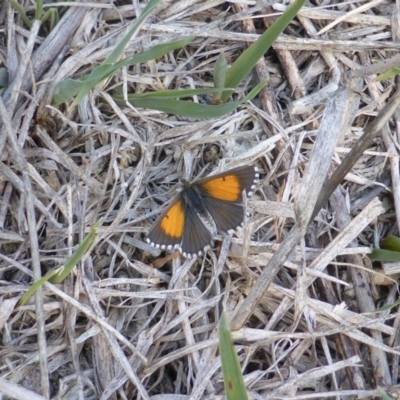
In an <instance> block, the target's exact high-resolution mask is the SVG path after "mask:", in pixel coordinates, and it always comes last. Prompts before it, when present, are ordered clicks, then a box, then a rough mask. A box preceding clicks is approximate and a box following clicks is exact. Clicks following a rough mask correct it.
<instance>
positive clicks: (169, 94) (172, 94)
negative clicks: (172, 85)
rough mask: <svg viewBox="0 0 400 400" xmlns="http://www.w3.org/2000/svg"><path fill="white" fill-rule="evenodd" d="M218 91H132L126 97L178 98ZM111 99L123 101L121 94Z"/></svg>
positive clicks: (130, 98) (206, 89)
mask: <svg viewBox="0 0 400 400" xmlns="http://www.w3.org/2000/svg"><path fill="white" fill-rule="evenodd" d="M218 91H219V89H217V88H205V89H177V90H175V89H173V90H160V91H159V92H147V93H132V94H129V95H128V99H129V100H132V101H134V100H135V99H180V98H185V97H192V96H202V95H207V94H210V93H217V92H218ZM113 99H114V100H115V101H118V102H124V101H125V100H124V96H123V95H122V94H117V95H114V96H113Z"/></svg>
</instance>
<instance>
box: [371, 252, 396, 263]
mask: <svg viewBox="0 0 400 400" xmlns="http://www.w3.org/2000/svg"><path fill="white" fill-rule="evenodd" d="M368 257H369V259H370V260H372V261H391V262H396V261H400V252H398V251H391V250H383V249H374V250H373V251H372V253H371V254H368Z"/></svg>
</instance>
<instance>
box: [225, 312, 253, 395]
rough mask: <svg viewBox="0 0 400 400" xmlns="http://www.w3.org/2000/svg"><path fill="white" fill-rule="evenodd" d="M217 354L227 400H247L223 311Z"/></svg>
mask: <svg viewBox="0 0 400 400" xmlns="http://www.w3.org/2000/svg"><path fill="white" fill-rule="evenodd" d="M219 353H220V356H221V365H222V374H223V376H224V385H225V394H226V398H227V400H247V399H248V397H247V390H246V386H245V384H244V380H243V375H242V370H241V368H240V363H239V358H238V356H237V354H236V350H235V346H234V344H233V340H232V335H231V331H230V329H229V321H228V317H227V315H226V313H225V311H224V312H223V313H222V316H221V320H220V322H219Z"/></svg>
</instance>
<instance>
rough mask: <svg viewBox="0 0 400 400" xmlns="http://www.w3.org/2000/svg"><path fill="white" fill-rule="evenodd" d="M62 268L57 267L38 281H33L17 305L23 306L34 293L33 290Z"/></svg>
mask: <svg viewBox="0 0 400 400" xmlns="http://www.w3.org/2000/svg"><path fill="white" fill-rule="evenodd" d="M61 270H62V267H61V268H57V269H55V270H54V271H50V272H49V273H47V274H46V275H45V276H44V277H43V278H40V279H39V280H38V281H36V282H34V283H33V284H32V286H31V287H30V288H29V289H28V291H27V292H26V293H25V294H24V295H23V296H22V297H21V300H20V301H19V302H18V305H19V306H23V305H25V304H26V302H27V301H28V300H29V299H30V298H31V296H33V295H34V294H35V292H36V291H37V290H38V289H39V288H40V287H42V286H43V285H44V284H45V283H46V282H47V281H48V280H49V279H51V278H52V277H53V276H54V275H56V274H58V273H59V272H60V271H61Z"/></svg>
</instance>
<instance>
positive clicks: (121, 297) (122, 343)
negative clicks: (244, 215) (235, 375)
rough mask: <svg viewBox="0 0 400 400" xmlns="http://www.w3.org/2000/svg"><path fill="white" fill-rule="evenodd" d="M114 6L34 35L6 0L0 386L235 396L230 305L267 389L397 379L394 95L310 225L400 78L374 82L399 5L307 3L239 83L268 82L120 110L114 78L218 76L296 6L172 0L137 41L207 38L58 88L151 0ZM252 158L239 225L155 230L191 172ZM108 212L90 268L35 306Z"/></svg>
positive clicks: (45, 391)
mask: <svg viewBox="0 0 400 400" xmlns="http://www.w3.org/2000/svg"><path fill="white" fill-rule="evenodd" d="M115 4H116V5H115V6H114V5H112V6H111V5H110V4H108V3H107V4H101V3H98V4H96V5H94V4H93V3H90V4H89V3H88V4H87V5H85V4H82V5H81V6H80V7H75V8H74V7H73V5H72V4H70V5H69V6H68V7H69V8H68V11H66V12H65V14H64V15H63V17H62V20H61V22H60V23H59V24H58V25H57V26H56V28H55V29H54V32H55V33H54V37H53V38H52V40H49V39H46V37H47V38H48V37H49V36H48V33H46V32H44V31H39V36H38V37H37V38H35V40H30V39H32V38H33V37H34V32H33V30H34V28H33V29H32V30H31V31H28V30H26V27H25V26H24V25H23V23H22V21H21V19H20V17H19V16H18V15H17V14H16V13H14V12H13V11H12V8H11V7H10V5H9V4H8V2H4V3H3V4H2V6H1V13H0V29H1V31H2V33H3V35H5V36H3V40H2V42H1V51H0V57H1V58H0V62H1V64H2V66H3V67H4V66H7V68H8V73H9V82H10V86H9V89H8V90H6V91H5V92H3V96H2V101H1V102H0V120H1V134H0V150H1V151H0V154H1V164H0V178H1V179H0V193H1V204H0V227H1V235H0V238H1V251H0V253H1V254H0V274H1V297H0V304H1V306H0V327H1V329H2V339H1V342H0V343H1V346H0V360H1V361H0V376H1V378H0V393H3V394H4V395H5V396H6V397H8V398H18V399H27V398H29V399H42V398H49V397H51V398H57V399H108V398H110V399H117V398H121V399H125V398H126V399H133V398H143V399H170V398H171V399H172V398H173V399H174V400H177V399H189V398H190V399H220V398H223V395H224V390H223V381H222V375H221V368H220V361H219V357H218V336H217V323H218V321H219V318H220V315H221V311H222V309H226V310H227V311H228V314H229V315H230V317H231V319H232V327H233V329H234V332H233V336H234V340H235V344H236V345H237V351H238V354H239V357H240V360H241V365H242V369H243V372H244V378H245V383H246V385H247V388H248V391H249V394H250V395H251V396H253V397H252V398H254V399H278V398H279V399H283V398H284V399H289V398H290V399H302V398H308V399H311V398H317V399H320V398H331V397H332V398H336V399H342V398H346V399H348V398H356V397H357V398H373V397H375V396H379V393H378V391H377V388H378V386H380V387H382V388H383V389H384V390H385V391H386V392H387V393H391V394H392V396H393V397H396V396H399V392H400V391H399V389H398V386H397V383H398V378H399V354H400V350H399V340H400V338H399V329H398V327H399V321H400V320H399V314H398V306H395V307H394V308H390V309H385V310H384V311H377V310H378V309H379V308H381V307H382V306H386V305H391V304H393V303H394V302H395V301H396V300H397V298H398V287H397V282H396V280H397V279H398V271H396V270H395V271H393V270H390V271H389V270H385V269H384V270H382V269H379V266H372V265H371V263H370V262H369V260H368V258H367V257H365V254H367V253H368V252H369V249H370V248H371V247H373V246H377V245H378V243H379V240H380V239H381V238H383V237H385V236H386V235H388V234H389V233H393V234H398V224H399V220H400V218H399V217H400V214H399V209H398V206H399V204H400V202H399V190H398V185H399V164H398V150H399V124H398V112H397V111H396V113H394V115H393V113H392V114H390V116H391V117H392V116H393V119H392V120H391V123H390V125H386V124H385V125H383V127H381V129H380V130H379V135H378V136H377V137H376V139H375V140H374V141H373V142H372V144H371V145H370V146H369V147H368V149H367V150H366V151H364V153H363V155H362V157H360V158H358V159H357V160H354V161H357V162H356V164H355V165H354V167H353V168H352V169H351V170H350V171H348V173H347V174H346V176H345V177H344V178H343V179H342V180H341V181H340V182H339V183H340V184H339V186H337V188H336V190H335V191H334V193H333V194H332V195H331V196H330V199H329V202H324V204H323V207H322V209H321V210H320V212H319V213H318V215H317V216H316V217H315V218H314V219H312V220H311V222H310V223H309V220H310V218H311V217H312V213H313V210H314V205H315V203H316V201H317V199H318V198H319V197H320V195H321V193H322V192H323V191H324V190H325V189H324V188H325V187H324V186H323V184H324V183H325V182H326V174H327V173H329V174H331V173H332V172H333V171H335V169H336V168H337V166H338V165H339V164H341V162H342V161H343V159H344V158H345V156H346V155H347V154H349V151H350V149H351V148H353V147H355V146H356V145H357V143H359V140H360V137H361V135H362V134H363V132H364V130H365V128H366V127H367V126H368V124H370V123H371V121H374V119H375V118H377V116H378V117H379V116H380V114H378V113H379V112H380V111H381V109H382V107H383V106H384V105H385V103H386V102H387V101H389V100H393V99H395V100H396V99H397V98H398V97H399V96H398V94H396V93H397V92H395V89H396V79H397V78H396V79H395V78H393V79H389V80H386V81H384V82H381V83H378V82H375V81H374V80H373V78H374V76H375V74H377V73H380V72H383V71H386V70H387V69H388V67H391V66H397V65H398V62H399V55H398V52H399V49H400V42H399V32H400V29H399V22H398V15H399V9H398V7H397V6H396V5H395V4H393V3H391V2H386V1H380V0H379V1H371V2H359V3H355V2H352V1H344V2H342V3H340V4H335V3H333V4H330V3H329V2H325V3H324V4H321V6H319V7H318V6H316V4H314V5H312V4H309V5H308V6H307V7H304V8H303V9H302V10H301V12H300V14H299V15H298V17H297V18H296V20H295V21H293V22H292V24H291V25H290V27H289V28H288V29H287V30H286V34H285V35H282V37H280V38H279V40H278V41H277V42H276V43H275V45H274V47H273V49H271V50H270V51H269V52H268V53H267V54H266V55H265V58H264V59H263V60H260V62H259V64H258V65H257V68H256V71H255V74H254V75H252V76H250V77H249V80H248V81H247V82H243V86H242V87H241V89H240V90H239V92H237V93H236V94H235V96H238V97H240V96H242V95H243V93H245V92H247V91H248V88H249V87H251V86H252V85H253V82H254V81H256V82H258V81H260V80H262V79H265V78H266V77H268V78H269V85H268V87H267V88H266V89H265V90H264V91H263V92H262V93H261V95H260V96H259V97H258V99H257V100H254V101H253V102H248V103H247V104H246V105H244V106H242V107H240V108H238V109H237V110H236V111H235V112H234V113H232V114H231V115H226V116H225V117H223V118H219V119H213V120H188V119H185V118H181V117H179V116H178V117H174V116H171V115H166V114H164V113H160V112H158V111H153V110H148V109H135V108H134V107H132V106H131V107H128V106H126V107H123V108H121V107H119V106H118V105H117V104H116V103H115V102H114V100H113V98H112V96H111V95H112V90H113V89H114V88H116V87H120V86H122V87H123V89H124V90H127V91H128V92H135V93H140V92H145V91H158V90H164V89H173V88H176V89H179V88H188V87H189V88H195V87H196V88H197V87H212V73H213V66H214V63H215V61H216V59H217V57H218V56H219V54H220V53H221V52H223V53H224V54H225V56H226V59H227V60H228V62H232V60H234V59H236V58H237V57H238V55H239V54H240V53H241V51H242V50H243V49H244V48H245V47H246V46H247V44H248V43H249V42H252V41H254V40H255V39H257V37H258V35H259V33H260V32H263V31H264V30H265V29H266V27H268V26H269V25H270V24H271V21H272V20H273V19H274V18H275V17H274V15H276V13H278V12H280V11H282V10H283V9H284V6H283V5H282V4H280V3H279V4H274V3H273V2H271V1H262V2H259V3H257V5H256V6H253V4H251V5H249V6H247V5H240V4H235V3H231V4H229V3H225V2H221V1H217V2H213V1H203V2H196V1H188V2H165V3H164V4H163V5H162V6H161V7H159V8H158V9H157V10H156V12H155V13H154V16H153V17H152V18H150V19H149V20H148V21H147V22H146V24H145V25H144V26H143V27H142V29H141V32H140V35H138V37H137V38H136V39H135V40H134V41H132V43H131V44H130V45H129V46H128V48H127V49H126V54H127V55H130V54H133V53H135V52H136V51H138V50H141V49H143V48H148V47H149V46H152V45H153V44H154V43H156V42H159V41H165V40H170V39H172V38H176V37H179V36H183V35H187V34H193V33H194V34H195V36H196V39H195V40H194V42H193V43H192V44H191V45H189V46H187V47H186V48H185V49H182V50H180V51H175V52H173V53H171V54H169V55H168V56H165V57H162V58H161V59H157V60H154V61H153V62H148V63H147V64H141V65H138V66H135V67H133V68H129V69H123V70H121V71H118V73H117V74H116V75H114V76H113V77H112V78H111V79H109V80H108V81H106V82H104V84H103V85H101V86H99V87H97V88H96V90H94V91H93V92H92V93H91V95H90V96H88V97H87V98H85V99H84V100H83V101H82V102H81V104H80V105H79V106H78V107H76V108H75V109H73V110H68V109H64V108H62V107H61V108H60V109H56V108H54V107H51V106H50V102H51V97H52V93H53V91H54V88H55V85H56V84H57V83H58V82H59V81H61V80H62V79H65V78H66V77H73V76H77V75H79V74H82V73H87V72H88V71H90V70H91V69H92V68H93V67H94V66H96V65H97V64H98V63H99V62H101V61H102V60H103V59H104V58H105V57H106V56H107V55H108V54H109V52H110V51H111V50H112V49H113V46H114V45H115V43H116V40H117V35H118V34H119V33H121V32H123V31H124V28H125V27H126V26H127V25H128V24H129V23H130V21H131V19H132V18H134V17H135V15H136V11H137V10H139V9H140V7H141V5H140V4H139V3H136V2H135V4H134V5H132V4H129V5H117V3H115ZM5 38H6V39H7V40H6V39H5ZM42 43H44V45H42ZM40 45H42V46H40ZM30 51H32V55H31V57H30ZM27 55H28V56H27ZM32 80H33V83H32ZM338 88H339V90H338ZM396 96H397V97H396ZM192 100H193V101H199V102H207V101H209V100H210V99H208V98H193V99H192ZM396 104H397V103H396ZM250 163H253V164H256V165H257V166H258V167H259V169H260V171H261V173H262V179H261V180H260V182H259V185H258V188H257V191H256V194H255V195H254V196H253V197H252V198H251V199H249V200H248V202H247V205H246V206H247V207H248V209H249V210H251V212H252V216H251V217H250V218H248V219H246V221H245V227H244V229H242V230H240V231H239V232H238V233H237V235H234V236H233V237H232V238H230V237H219V238H217V241H216V246H215V249H214V251H212V252H209V253H208V255H207V256H206V257H204V258H200V259H198V260H185V259H181V258H180V257H170V256H169V255H168V254H166V253H161V254H160V252H159V251H157V250H156V249H154V248H152V247H150V246H149V245H147V244H146V242H145V241H144V238H145V234H146V232H147V230H148V228H149V226H150V223H151V221H152V220H154V217H155V216H156V214H158V213H159V212H160V210H161V205H163V204H164V203H166V202H167V201H168V199H170V198H171V196H172V195H173V193H174V191H175V187H176V182H178V181H179V179H180V178H190V177H196V176H199V175H205V174H207V173H209V172H211V171H214V170H225V169H228V168H230V167H234V166H237V165H243V164H250ZM393 199H394V201H393ZM100 217H103V218H104V223H103V226H102V227H101V229H100V230H99V233H98V236H97V239H96V242H95V245H94V247H93V250H92V252H91V253H90V255H88V256H87V258H86V259H85V261H84V262H83V263H81V264H80V265H79V266H78V268H76V271H75V272H74V274H73V276H70V277H69V278H68V279H67V280H66V281H65V283H64V284H62V285H58V286H55V285H51V284H46V285H45V286H44V287H43V289H42V290H40V291H39V292H38V293H37V295H36V298H35V299H32V301H31V302H30V303H29V304H28V305H26V306H23V307H18V306H17V302H18V300H19V299H20V297H21V296H22V294H23V293H24V292H25V291H26V290H27V288H28V287H29V285H30V284H31V283H32V280H33V279H34V278H37V277H38V276H40V275H44V274H45V273H46V272H48V271H49V270H52V269H53V268H56V267H59V266H60V265H62V264H63V263H64V262H65V260H66V259H67V258H68V257H69V256H70V255H71V253H72V252H73V250H74V248H75V247H76V246H77V244H79V243H80V242H81V241H82V239H83V238H84V236H85V234H86V233H87V232H88V230H89V229H90V227H91V226H93V224H94V223H95V222H96V221H97V220H98V219H99V218H100ZM278 269H279V270H278ZM276 271H277V275H276V276H275V272H276ZM16 384H19V385H20V386H17V385H16ZM40 394H41V395H40ZM42 396H43V397H42ZM396 398H398V397H396Z"/></svg>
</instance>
